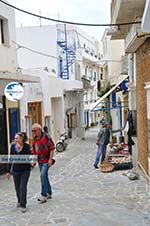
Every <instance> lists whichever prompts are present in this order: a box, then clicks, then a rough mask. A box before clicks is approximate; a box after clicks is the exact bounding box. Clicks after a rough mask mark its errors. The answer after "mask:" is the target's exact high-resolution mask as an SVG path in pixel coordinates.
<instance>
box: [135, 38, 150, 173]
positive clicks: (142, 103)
mask: <svg viewBox="0 0 150 226" xmlns="http://www.w3.org/2000/svg"><path fill="white" fill-rule="evenodd" d="M136 70H137V71H136V88H137V89H136V91H137V92H136V101H137V103H136V106H137V138H138V139H137V146H138V161H139V162H140V164H141V165H142V167H143V168H144V170H145V171H146V172H147V173H148V129H147V128H148V124H147V103H146V98H147V96H146V90H145V88H144V87H145V82H148V81H150V38H148V39H147V40H146V41H145V42H144V44H143V45H142V46H140V48H139V49H138V50H137V52H136Z"/></svg>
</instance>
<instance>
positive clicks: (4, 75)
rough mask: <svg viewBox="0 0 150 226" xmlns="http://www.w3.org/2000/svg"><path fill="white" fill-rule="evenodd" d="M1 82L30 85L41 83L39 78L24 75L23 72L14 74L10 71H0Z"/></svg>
mask: <svg viewBox="0 0 150 226" xmlns="http://www.w3.org/2000/svg"><path fill="white" fill-rule="evenodd" d="M0 80H4V81H8V80H9V81H18V82H28V83H34V82H35V83H36V82H40V78H39V77H38V76H34V75H29V74H22V73H21V72H14V73H13V72H8V71H0Z"/></svg>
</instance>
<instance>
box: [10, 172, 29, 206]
mask: <svg viewBox="0 0 150 226" xmlns="http://www.w3.org/2000/svg"><path fill="white" fill-rule="evenodd" d="M29 176H30V171H24V172H20V173H16V174H13V178H14V184H15V190H16V195H17V199H18V202H19V203H20V206H21V207H26V203H27V184H28V180H29Z"/></svg>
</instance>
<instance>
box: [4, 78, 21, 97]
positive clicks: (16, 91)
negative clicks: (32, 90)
mask: <svg viewBox="0 0 150 226" xmlns="http://www.w3.org/2000/svg"><path fill="white" fill-rule="evenodd" d="M4 92H5V96H6V98H7V99H8V100H10V101H17V100H20V99H21V98H22V97H23V94H24V89H23V87H22V85H21V84H20V83H18V82H11V83H9V84H7V85H6V87H5V90H4Z"/></svg>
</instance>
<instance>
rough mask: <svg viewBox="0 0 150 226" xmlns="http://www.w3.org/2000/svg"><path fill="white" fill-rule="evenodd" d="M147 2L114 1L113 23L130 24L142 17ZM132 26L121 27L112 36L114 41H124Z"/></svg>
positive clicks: (140, 0)
mask: <svg viewBox="0 0 150 226" xmlns="http://www.w3.org/2000/svg"><path fill="white" fill-rule="evenodd" d="M144 6H145V0H136V1H133V0H128V1H126V0H112V2H111V23H114V24H119V23H128V22H133V21H135V19H136V18H139V17H142V15H143V11H144ZM131 26H132V25H126V26H119V28H118V31H117V32H114V33H113V34H112V37H111V38H112V40H113V39H124V38H125V37H126V35H127V34H128V32H129V30H130V28H131Z"/></svg>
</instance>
